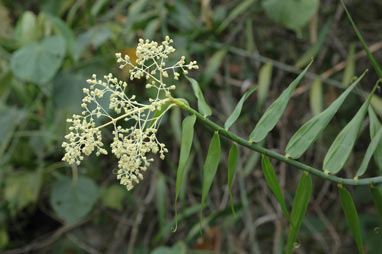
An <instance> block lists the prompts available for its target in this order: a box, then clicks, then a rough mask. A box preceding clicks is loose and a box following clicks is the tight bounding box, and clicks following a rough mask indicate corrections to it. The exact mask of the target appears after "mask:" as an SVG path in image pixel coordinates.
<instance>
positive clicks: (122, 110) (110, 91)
mask: <svg viewBox="0 0 382 254" xmlns="http://www.w3.org/2000/svg"><path fill="white" fill-rule="evenodd" d="M172 42H173V41H172V39H170V38H169V37H168V36H167V37H166V39H165V40H164V41H163V42H162V43H161V44H158V43H157V42H155V41H149V40H143V39H140V40H139V43H138V46H137V49H136V56H137V59H136V63H134V64H133V63H132V62H131V61H130V58H129V56H128V55H125V56H122V54H121V53H116V54H115V55H116V58H117V63H119V64H120V66H119V67H120V68H121V69H122V68H124V67H126V66H129V72H130V79H131V80H133V79H141V78H146V81H147V83H146V85H145V87H146V88H147V89H151V88H153V89H156V95H155V96H153V97H152V98H149V99H148V103H147V104H145V103H141V102H138V101H137V100H136V96H135V95H131V96H128V95H127V89H128V84H127V83H126V82H125V81H121V80H118V79H117V78H116V77H114V76H113V74H111V73H110V74H108V75H105V76H104V77H103V79H98V78H97V75H95V74H93V75H92V77H91V78H90V79H88V80H87V83H88V84H89V87H88V88H84V89H83V93H84V97H83V99H82V103H81V108H82V112H81V114H79V115H77V114H74V115H73V116H72V118H70V119H67V122H68V123H69V124H70V127H69V133H68V134H67V135H66V136H65V139H66V141H65V142H63V144H62V147H63V148H64V149H65V155H64V157H63V158H62V160H64V161H66V162H68V163H70V164H77V165H80V163H81V161H82V160H83V159H84V155H87V156H89V155H90V154H92V153H93V152H95V153H96V155H97V156H99V155H101V154H104V155H106V154H108V152H107V150H106V149H105V148H104V144H103V142H102V134H101V129H102V128H103V127H106V126H108V125H112V126H113V128H114V130H113V132H112V134H113V141H112V143H111V144H110V149H111V153H113V154H114V155H115V156H116V158H117V159H118V170H117V179H119V181H120V183H121V184H122V185H125V186H126V188H127V189H128V190H131V189H132V188H133V187H134V184H137V183H139V181H140V180H142V179H143V174H142V172H144V171H146V170H147V168H148V167H149V166H150V164H151V163H152V162H153V161H154V159H153V158H149V154H150V153H153V154H159V157H160V158H161V159H164V158H165V154H166V153H167V152H168V150H167V148H166V147H165V144H163V143H160V142H159V141H158V139H157V137H156V134H157V131H158V127H159V124H160V121H161V119H162V117H163V115H164V114H165V113H166V112H167V111H168V110H169V109H170V108H171V107H172V106H174V104H171V103H170V99H169V98H170V97H171V91H172V90H175V88H176V87H175V85H173V84H171V85H167V81H168V80H169V79H170V78H171V77H170V76H171V75H172V78H173V79H174V80H177V79H178V78H179V76H180V74H179V72H178V71H179V70H181V71H182V72H183V74H187V73H188V70H192V69H198V65H197V63H196V61H191V62H189V63H187V64H186V61H185V57H184V56H182V57H181V58H180V59H179V60H178V61H177V62H176V63H175V64H173V65H171V66H166V64H167V59H168V57H169V55H171V54H172V53H174V52H175V48H174V47H173V46H172V45H171V44H172ZM104 97H108V98H109V100H108V101H109V102H108V105H105V103H104V101H105V100H102V98H104ZM103 119H107V121H106V123H104V124H99V123H100V122H101V120H103ZM121 121H125V122H129V123H130V125H129V126H130V127H128V128H126V127H122V125H120V124H119V123H120V122H121Z"/></svg>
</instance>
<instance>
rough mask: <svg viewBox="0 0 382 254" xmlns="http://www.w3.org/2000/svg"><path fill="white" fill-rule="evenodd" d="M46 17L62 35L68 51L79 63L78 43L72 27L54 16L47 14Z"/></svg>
mask: <svg viewBox="0 0 382 254" xmlns="http://www.w3.org/2000/svg"><path fill="white" fill-rule="evenodd" d="M44 16H45V17H46V18H47V20H48V21H49V22H50V23H52V25H53V26H54V27H55V28H56V30H57V31H58V32H59V33H60V34H61V35H62V37H64V38H65V41H66V45H67V48H68V51H69V52H70V54H71V55H72V57H73V59H74V60H75V61H77V60H78V57H79V56H78V53H77V41H76V37H75V36H74V34H73V32H72V30H71V29H70V27H69V26H68V25H67V24H66V23H65V22H64V21H62V20H61V19H60V18H58V17H55V16H53V15H52V14H49V13H47V12H45V13H44Z"/></svg>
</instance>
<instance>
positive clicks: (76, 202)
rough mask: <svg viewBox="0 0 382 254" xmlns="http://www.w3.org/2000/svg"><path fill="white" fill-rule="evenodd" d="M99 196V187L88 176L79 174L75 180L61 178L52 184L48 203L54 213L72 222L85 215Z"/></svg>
mask: <svg viewBox="0 0 382 254" xmlns="http://www.w3.org/2000/svg"><path fill="white" fill-rule="evenodd" d="M98 196H99V188H98V186H97V185H96V184H95V183H94V181H93V180H92V179H90V178H88V177H84V176H80V177H79V178H78V180H77V181H72V179H70V178H63V179H61V180H59V181H57V182H55V183H54V184H53V187H52V193H51V196H50V204H51V205H52V207H53V210H54V211H55V212H56V214H57V215H58V216H59V217H60V218H62V219H64V220H65V221H67V222H68V223H74V222H76V221H78V220H79V219H81V218H83V217H85V216H86V215H87V214H88V213H89V212H90V211H91V209H92V207H93V205H94V203H95V202H96V201H97V199H98Z"/></svg>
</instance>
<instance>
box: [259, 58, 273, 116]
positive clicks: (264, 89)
mask: <svg viewBox="0 0 382 254" xmlns="http://www.w3.org/2000/svg"><path fill="white" fill-rule="evenodd" d="M272 69H273V63H272V61H268V62H267V63H266V64H264V65H263V66H261V68H260V71H259V79H258V81H257V84H258V90H257V109H258V110H259V111H260V110H261V109H262V108H263V105H264V102H265V100H266V99H267V97H268V92H269V87H270V85H271V78H272Z"/></svg>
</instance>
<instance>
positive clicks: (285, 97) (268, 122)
mask: <svg viewBox="0 0 382 254" xmlns="http://www.w3.org/2000/svg"><path fill="white" fill-rule="evenodd" d="M312 62H313V60H312V61H311V62H310V63H309V64H308V66H306V67H305V69H304V70H303V72H301V73H300V75H298V77H297V78H296V79H295V80H294V81H293V82H292V83H291V84H290V85H289V86H288V88H287V89H285V90H284V92H283V93H282V94H281V95H280V97H279V98H277V99H276V100H275V101H274V102H273V103H272V105H271V106H269V108H268V109H267V111H265V113H264V115H263V116H262V117H261V118H260V120H259V122H258V123H257V124H256V127H255V129H254V130H253V131H252V132H251V135H250V136H249V140H250V141H254V142H260V141H261V140H263V139H264V138H265V137H266V136H267V134H268V133H269V132H270V131H271V130H272V129H273V128H274V127H275V126H276V124H277V122H278V121H279V119H280V117H281V115H282V113H283V112H284V110H285V107H286V106H287V104H288V101H289V99H290V97H291V95H292V92H293V91H294V89H295V88H296V86H297V85H298V84H299V83H300V81H301V79H302V78H303V77H304V75H305V73H306V72H307V71H308V69H309V67H310V65H311V64H312Z"/></svg>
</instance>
